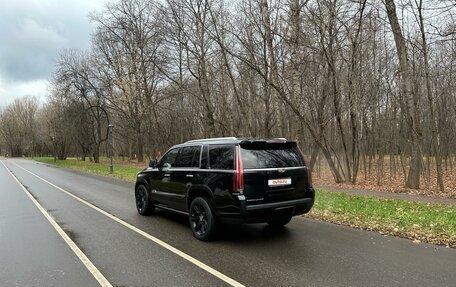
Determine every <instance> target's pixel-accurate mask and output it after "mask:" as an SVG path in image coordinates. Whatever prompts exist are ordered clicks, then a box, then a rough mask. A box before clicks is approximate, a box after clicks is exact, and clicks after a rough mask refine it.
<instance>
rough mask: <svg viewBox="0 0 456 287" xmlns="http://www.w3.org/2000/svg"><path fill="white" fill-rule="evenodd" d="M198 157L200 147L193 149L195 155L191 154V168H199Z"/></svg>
mask: <svg viewBox="0 0 456 287" xmlns="http://www.w3.org/2000/svg"><path fill="white" fill-rule="evenodd" d="M200 155H201V147H200V146H199V147H195V153H194V154H193V160H192V165H191V167H200Z"/></svg>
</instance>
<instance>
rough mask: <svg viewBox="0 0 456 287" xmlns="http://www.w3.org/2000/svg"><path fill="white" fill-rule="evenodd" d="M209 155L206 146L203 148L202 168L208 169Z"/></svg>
mask: <svg viewBox="0 0 456 287" xmlns="http://www.w3.org/2000/svg"><path fill="white" fill-rule="evenodd" d="M207 153H208V147H207V145H205V146H203V154H202V155H201V168H208V162H207Z"/></svg>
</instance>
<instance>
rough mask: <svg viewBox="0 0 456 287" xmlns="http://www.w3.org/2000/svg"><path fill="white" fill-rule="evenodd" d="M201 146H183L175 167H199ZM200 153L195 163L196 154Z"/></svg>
mask: <svg viewBox="0 0 456 287" xmlns="http://www.w3.org/2000/svg"><path fill="white" fill-rule="evenodd" d="M200 149H201V147H199V146H190V147H183V148H181V151H180V152H179V155H178V157H177V160H176V163H175V164H174V167H199V154H200V153H199V151H200ZM197 153H198V159H197V161H196V163H195V156H196V154H197Z"/></svg>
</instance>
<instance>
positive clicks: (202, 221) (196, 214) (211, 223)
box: [188, 197, 218, 241]
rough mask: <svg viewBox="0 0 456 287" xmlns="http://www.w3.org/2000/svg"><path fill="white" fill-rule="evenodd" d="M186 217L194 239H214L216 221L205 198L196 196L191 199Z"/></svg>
mask: <svg viewBox="0 0 456 287" xmlns="http://www.w3.org/2000/svg"><path fill="white" fill-rule="evenodd" d="M188 217H189V222H190V228H191V229H192V232H193V236H194V237H195V238H196V239H199V240H202V241H210V240H212V239H214V236H215V233H216V230H217V225H218V222H217V219H216V217H215V214H214V212H213V211H212V209H211V207H210V205H209V202H208V200H207V199H206V198H204V197H197V198H195V199H193V201H192V203H191V204H190V210H189V216H188Z"/></svg>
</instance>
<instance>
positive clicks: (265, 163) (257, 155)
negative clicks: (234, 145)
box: [241, 148, 304, 169]
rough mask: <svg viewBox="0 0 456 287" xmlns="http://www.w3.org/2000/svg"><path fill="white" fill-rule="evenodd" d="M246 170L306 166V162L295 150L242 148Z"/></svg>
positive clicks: (243, 163)
mask: <svg viewBox="0 0 456 287" xmlns="http://www.w3.org/2000/svg"><path fill="white" fill-rule="evenodd" d="M241 156H242V165H243V167H244V168H246V169H249V168H274V167H277V168H278V167H295V166H304V162H303V160H302V158H301V156H300V155H299V153H298V151H297V150H296V149H295V148H286V149H248V148H242V150H241Z"/></svg>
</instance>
